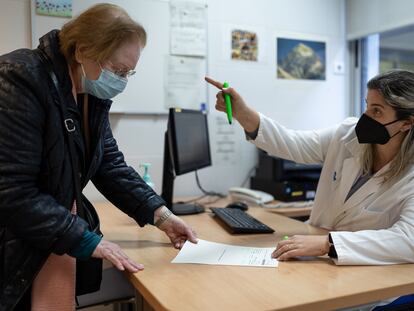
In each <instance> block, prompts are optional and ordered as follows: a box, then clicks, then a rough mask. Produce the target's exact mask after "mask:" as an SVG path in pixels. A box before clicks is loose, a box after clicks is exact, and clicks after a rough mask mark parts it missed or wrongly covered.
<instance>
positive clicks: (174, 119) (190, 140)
mask: <svg viewBox="0 0 414 311" xmlns="http://www.w3.org/2000/svg"><path fill="white" fill-rule="evenodd" d="M168 130H169V131H170V133H169V134H170V140H171V147H172V156H173V161H174V170H175V173H176V175H181V174H185V173H188V172H191V171H194V170H197V169H200V168H203V167H206V166H209V165H211V156H210V144H209V137H208V127H207V115H206V114H204V113H202V112H201V111H197V110H185V109H171V111H170V119H169V127H168Z"/></svg>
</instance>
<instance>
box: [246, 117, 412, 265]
mask: <svg viewBox="0 0 414 311" xmlns="http://www.w3.org/2000/svg"><path fill="white" fill-rule="evenodd" d="M357 121H358V119H355V118H349V119H346V120H345V121H344V122H343V123H342V124H340V125H338V126H335V127H332V128H329V129H323V130H317V131H294V130H289V129H286V128H285V127H283V126H281V125H280V124H278V123H276V122H274V121H272V120H271V119H269V118H267V117H265V116H263V115H260V126H259V131H258V135H257V137H256V139H255V140H252V142H253V143H254V144H255V145H256V146H257V147H259V148H261V149H263V150H265V151H267V152H268V153H269V154H271V155H275V156H278V157H281V158H284V159H289V160H292V161H295V162H298V163H323V168H322V172H321V176H320V179H319V184H318V188H317V191H316V196H315V202H314V206H313V209H312V213H311V216H310V220H309V222H310V224H312V225H314V226H317V227H322V228H326V229H329V230H332V231H334V232H331V236H332V240H333V242H334V244H335V249H336V252H337V254H338V259H337V260H335V263H336V264H338V265H385V264H398V263H407V262H411V263H412V262H414V166H412V167H411V168H410V169H409V170H408V171H407V172H406V173H405V174H404V175H403V176H402V177H400V179H399V181H397V182H394V183H393V184H392V185H388V184H381V181H382V180H383V179H382V178H378V177H376V176H378V174H381V173H382V172H384V171H385V170H387V169H388V165H387V166H385V167H383V168H382V169H381V170H380V171H379V172H377V173H376V174H375V175H374V176H373V177H372V178H371V179H370V180H369V181H367V182H366V183H365V184H364V185H363V186H362V187H361V188H359V189H358V190H357V191H356V192H355V193H354V194H353V195H352V196H351V197H350V198H349V199H348V200H347V201H346V202H344V201H345V198H346V196H347V194H348V192H349V190H350V188H351V186H352V184H353V183H354V181H355V179H356V178H357V177H359V176H360V174H361V166H360V164H359V158H358V155H359V154H360V152H361V145H360V144H359V143H358V140H357V138H356V134H355V130H354V128H355V124H356V122H357Z"/></svg>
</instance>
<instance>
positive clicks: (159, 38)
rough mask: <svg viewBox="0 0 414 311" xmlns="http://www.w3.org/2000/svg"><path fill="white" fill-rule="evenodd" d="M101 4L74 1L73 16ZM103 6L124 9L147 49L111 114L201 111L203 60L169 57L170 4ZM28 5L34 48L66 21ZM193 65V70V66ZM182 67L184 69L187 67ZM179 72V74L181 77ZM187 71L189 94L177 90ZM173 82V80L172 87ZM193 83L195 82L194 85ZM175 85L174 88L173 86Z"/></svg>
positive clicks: (125, 0)
mask: <svg viewBox="0 0 414 311" xmlns="http://www.w3.org/2000/svg"><path fill="white" fill-rule="evenodd" d="M100 2H102V1H97V0H73V1H72V10H73V16H76V15H78V14H79V13H80V12H82V11H84V10H86V9H87V8H89V7H90V6H92V5H94V4H97V3H100ZM105 2H109V3H113V4H116V5H119V6H121V7H122V8H124V9H125V10H126V11H127V12H128V14H129V15H130V16H131V17H132V18H133V19H134V20H135V21H137V22H139V23H140V24H141V25H143V26H144V28H145V30H146V31H147V36H148V39H147V46H146V47H145V49H144V50H143V51H142V53H141V58H140V60H139V61H138V65H137V67H136V71H137V73H136V74H135V75H134V76H133V77H131V78H130V80H129V82H128V86H127V88H126V90H125V91H124V92H123V93H122V94H120V95H118V96H117V97H115V98H114V104H113V105H112V108H111V112H120V113H142V114H153V113H156V114H158V113H166V112H167V111H168V107H172V106H174V107H176V106H178V107H182V108H191V109H200V105H201V104H202V103H207V86H206V84H205V82H204V81H203V79H202V78H203V77H204V75H205V74H206V68H207V66H206V61H205V57H182V56H180V55H178V56H172V55H171V49H170V33H171V27H170V26H171V14H170V1H165V0H118V1H105ZM31 5H32V7H31V17H32V22H31V26H32V46H33V47H36V46H37V45H38V40H39V38H40V37H41V36H42V35H43V34H45V33H47V32H48V31H50V30H52V29H60V28H61V26H62V25H63V24H64V23H66V22H67V21H68V20H69V19H68V18H64V17H54V16H45V15H38V14H36V1H35V0H32V1H31ZM194 64H196V66H192V65H194ZM182 65H187V67H186V66H184V67H183V66H182ZM191 66H192V67H191ZM189 68H190V69H189ZM194 68H196V69H194ZM180 70H182V72H181V73H180ZM188 70H192V72H191V73H190V75H191V74H192V75H193V77H194V79H192V81H193V84H194V85H193V86H192V89H190V92H188V86H187V89H182V90H180V83H181V85H183V84H184V83H186V81H185V79H188V77H189V76H190V75H189V74H188V72H186V71H188ZM172 79H174V81H173V83H172ZM180 79H181V80H180ZM194 81H197V82H196V83H194ZM174 83H175V84H177V85H172V84H174ZM171 85H172V87H171ZM187 85H188V84H187ZM171 90H172V91H171ZM187 94H188V96H187Z"/></svg>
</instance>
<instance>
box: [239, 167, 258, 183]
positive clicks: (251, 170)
mask: <svg viewBox="0 0 414 311" xmlns="http://www.w3.org/2000/svg"><path fill="white" fill-rule="evenodd" d="M255 169H256V165H254V166H253V167H252V168H251V169H250V170H249V172H248V173H247V176H246V178H245V179H244V181H243V182H242V184H241V187H244V185H245V184H246V183H247V181H248V180H249V178H250V177H251V176H252V174H253V172H254V170H255Z"/></svg>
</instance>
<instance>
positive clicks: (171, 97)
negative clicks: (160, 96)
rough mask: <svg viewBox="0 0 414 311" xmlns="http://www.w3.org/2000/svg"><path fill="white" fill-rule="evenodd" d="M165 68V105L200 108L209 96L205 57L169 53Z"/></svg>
mask: <svg viewBox="0 0 414 311" xmlns="http://www.w3.org/2000/svg"><path fill="white" fill-rule="evenodd" d="M165 68H166V70H165V83H164V85H165V107H166V108H170V107H178V108H187V109H200V108H201V105H202V104H204V103H206V96H207V95H206V85H205V82H204V76H205V74H206V61H205V59H202V58H196V57H180V56H170V55H169V56H166V65H165Z"/></svg>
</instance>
